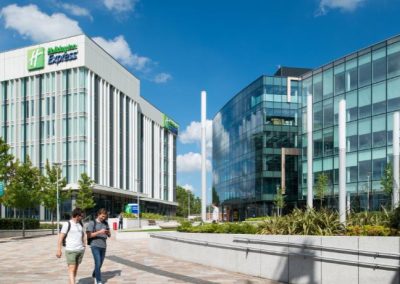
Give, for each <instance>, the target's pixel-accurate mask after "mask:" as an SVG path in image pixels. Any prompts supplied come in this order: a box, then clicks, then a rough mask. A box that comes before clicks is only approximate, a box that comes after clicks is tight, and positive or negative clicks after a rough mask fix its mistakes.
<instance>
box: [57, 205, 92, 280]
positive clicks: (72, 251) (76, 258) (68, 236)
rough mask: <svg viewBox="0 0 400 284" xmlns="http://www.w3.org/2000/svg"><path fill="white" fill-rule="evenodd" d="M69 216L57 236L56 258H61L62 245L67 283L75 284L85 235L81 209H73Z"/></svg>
mask: <svg viewBox="0 0 400 284" xmlns="http://www.w3.org/2000/svg"><path fill="white" fill-rule="evenodd" d="M71 215H72V218H71V220H69V221H68V222H67V223H65V224H64V225H63V227H62V229H61V232H60V234H59V238H58V246H57V253H56V256H57V257H58V258H60V257H61V255H62V252H61V246H62V245H64V246H65V257H66V259H67V264H68V275H69V283H70V284H75V278H76V273H77V272H78V266H79V264H81V262H82V259H83V255H84V253H85V240H84V238H85V234H84V231H83V225H82V218H83V211H82V209H80V208H75V209H74V210H73V211H72V214H71Z"/></svg>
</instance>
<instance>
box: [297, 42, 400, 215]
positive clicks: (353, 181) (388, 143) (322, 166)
mask: <svg viewBox="0 0 400 284" xmlns="http://www.w3.org/2000/svg"><path fill="white" fill-rule="evenodd" d="M399 76H400V37H395V38H392V39H389V40H386V41H384V42H381V43H378V44H376V45H373V46H371V47H368V48H365V49H362V50H360V51H357V52H354V53H352V54H350V55H348V56H346V57H343V58H340V59H338V60H335V61H333V62H331V63H329V64H326V65H324V66H322V67H321V68H318V69H316V70H313V71H312V72H309V73H308V74H305V75H304V76H303V77H302V94H303V96H302V97H303V104H302V105H303V107H302V121H303V124H302V127H301V129H302V130H301V137H300V138H299V139H301V141H302V156H301V161H302V163H301V165H300V167H301V169H302V170H301V173H302V175H301V180H300V184H301V188H302V190H301V191H300V192H301V193H302V194H301V195H299V199H305V198H306V195H307V159H308V157H307V129H306V111H307V110H306V107H307V106H306V97H307V95H311V96H312V98H313V99H312V101H313V133H312V134H313V142H312V143H313V145H312V146H313V153H314V154H313V157H312V159H313V177H314V183H315V181H316V179H317V178H318V175H319V174H321V173H325V174H326V175H327V176H328V181H329V182H328V184H329V186H328V187H329V191H328V194H327V198H326V202H327V206H328V207H333V208H337V199H338V197H337V196H338V182H339V178H338V175H339V174H338V173H339V169H338V168H339V162H338V103H339V101H340V100H341V99H345V100H346V152H347V153H346V191H347V194H348V196H350V206H351V208H352V209H354V210H364V209H369V210H379V209H380V207H381V206H384V205H388V204H390V200H389V198H388V196H387V195H385V194H384V193H383V189H382V186H381V183H380V181H381V179H382V176H383V174H384V170H385V168H386V165H387V163H389V162H391V160H392V151H393V150H392V130H393V112H394V111H398V110H400V77H399Z"/></svg>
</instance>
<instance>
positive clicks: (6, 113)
mask: <svg viewBox="0 0 400 284" xmlns="http://www.w3.org/2000/svg"><path fill="white" fill-rule="evenodd" d="M177 131H178V125H177V124H176V123H174V122H173V121H172V120H171V119H169V118H168V117H167V116H166V115H164V114H163V113H162V112H160V111H159V110H158V109H156V108H155V107H154V106H152V105H151V104H150V103H149V102H147V101H146V100H145V99H144V98H142V97H141V96H140V81H139V80H138V79H137V78H136V77H134V76H133V75H132V74H131V73H130V72H128V71H127V70H126V69H125V68H124V67H122V66H121V65H120V64H119V63H118V62H117V61H115V59H113V58H112V57H111V56H110V55H109V54H108V53H106V52H105V51H104V50H103V49H102V48H101V47H100V46H98V45H97V44H96V43H95V42H94V41H92V40H91V39H90V38H88V37H87V36H85V35H79V36H74V37H69V38H65V39H61V40H56V41H52V42H48V43H43V44H39V45H34V46H30V47H26V48H21V49H17V50H12V51H7V52H3V53H0V136H1V137H3V139H4V140H5V141H6V142H7V144H9V145H10V147H11V153H12V154H13V155H14V156H15V157H16V158H18V159H20V160H21V161H24V159H25V155H29V157H30V159H31V160H32V163H33V165H35V166H38V167H40V168H41V169H43V168H44V165H45V163H46V161H47V160H48V161H49V163H50V164H52V163H61V164H62V170H63V175H64V176H65V177H66V178H67V181H68V187H70V188H73V189H77V187H78V186H77V182H78V180H79V178H80V175H81V174H82V173H84V172H86V173H87V174H88V175H89V176H90V177H91V178H92V179H93V180H94V181H95V184H96V185H95V187H94V193H95V201H96V208H94V210H96V209H97V208H100V207H105V208H106V209H107V210H108V211H109V212H111V213H112V214H117V213H119V212H120V211H121V210H122V209H123V207H124V205H125V204H127V203H134V202H136V200H137V195H139V197H140V200H141V208H142V210H141V211H142V212H145V211H148V212H156V213H162V214H174V212H175V209H176V206H177V203H176V202H175V190H176V136H177ZM73 203H74V195H73V197H72V200H69V201H67V202H65V203H64V204H63V206H62V217H65V218H66V217H67V214H68V213H69V212H70V210H71V208H72V207H73V206H74V204H73ZM0 214H1V217H12V216H14V215H15V214H17V213H16V212H15V210H13V209H11V208H6V207H5V206H3V205H2V206H1V212H0ZM28 214H30V215H31V216H33V217H39V218H40V219H42V220H43V219H48V212H47V210H45V208H37V209H32V210H31V211H30V212H28Z"/></svg>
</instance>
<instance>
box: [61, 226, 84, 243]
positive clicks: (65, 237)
mask: <svg viewBox="0 0 400 284" xmlns="http://www.w3.org/2000/svg"><path fill="white" fill-rule="evenodd" d="M79 224H81V226H82V230H83V223H82V221H79ZM69 230H71V221H68V229H67V232H66V233H65V236H64V238H63V240H62V245H63V247H65V245H66V242H67V236H68V233H69Z"/></svg>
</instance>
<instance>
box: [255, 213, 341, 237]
mask: <svg viewBox="0 0 400 284" xmlns="http://www.w3.org/2000/svg"><path fill="white" fill-rule="evenodd" d="M343 232H344V228H343V226H342V225H341V224H340V222H339V216H338V214H337V213H336V212H331V211H328V210H321V211H316V210H307V211H302V210H300V209H294V210H293V212H292V213H291V214H288V215H285V216H283V217H271V218H269V219H266V220H265V221H264V222H263V223H262V224H260V233H261V234H280V235H294V234H296V235H320V236H329V235H341V234H343Z"/></svg>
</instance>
